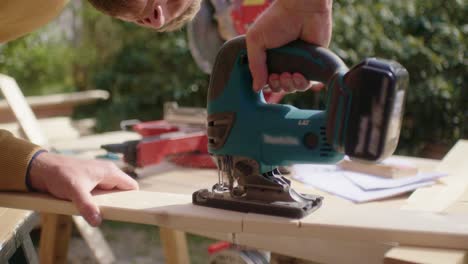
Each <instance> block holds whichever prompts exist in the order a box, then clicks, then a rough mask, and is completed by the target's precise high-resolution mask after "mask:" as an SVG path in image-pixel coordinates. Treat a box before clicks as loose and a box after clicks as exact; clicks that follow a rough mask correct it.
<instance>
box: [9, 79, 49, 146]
mask: <svg viewBox="0 0 468 264" xmlns="http://www.w3.org/2000/svg"><path fill="white" fill-rule="evenodd" d="M0 91H1V92H2V93H3V96H4V97H5V100H6V101H7V102H8V105H9V106H10V108H11V110H12V111H13V113H14V114H15V116H16V120H18V123H19V124H20V125H21V128H22V129H23V132H24V133H25V135H26V138H27V139H28V140H30V141H31V142H33V143H34V144H37V145H40V146H44V147H45V146H47V145H48V142H47V139H46V137H45V136H44V135H43V134H42V132H41V131H42V130H41V127H40V126H39V123H38V122H37V119H36V116H35V115H34V113H33V112H32V110H31V108H30V107H29V105H28V103H27V102H26V99H24V95H23V93H22V92H21V90H20V88H19V87H18V84H17V83H16V81H15V79H13V78H11V77H10V76H7V75H3V74H0Z"/></svg>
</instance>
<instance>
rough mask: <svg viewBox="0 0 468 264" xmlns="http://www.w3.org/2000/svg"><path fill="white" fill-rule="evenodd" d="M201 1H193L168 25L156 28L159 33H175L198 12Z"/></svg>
mask: <svg viewBox="0 0 468 264" xmlns="http://www.w3.org/2000/svg"><path fill="white" fill-rule="evenodd" d="M201 1H202V0H193V1H192V3H190V5H189V6H188V7H187V8H186V9H185V10H184V12H182V14H180V15H179V16H178V17H175V18H174V19H172V20H171V21H169V22H168V23H165V24H164V25H163V26H162V27H161V28H158V31H159V32H170V31H176V30H178V29H180V28H182V27H183V26H184V25H185V24H187V23H188V22H190V21H191V20H192V19H193V18H194V17H195V16H196V15H197V13H198V11H199V10H200V4H201Z"/></svg>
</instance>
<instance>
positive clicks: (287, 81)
mask: <svg viewBox="0 0 468 264" xmlns="http://www.w3.org/2000/svg"><path fill="white" fill-rule="evenodd" d="M280 85H281V89H283V90H284V91H286V92H294V91H295V89H294V83H293V80H292V76H291V74H290V73H289V72H283V73H282V74H281V75H280Z"/></svg>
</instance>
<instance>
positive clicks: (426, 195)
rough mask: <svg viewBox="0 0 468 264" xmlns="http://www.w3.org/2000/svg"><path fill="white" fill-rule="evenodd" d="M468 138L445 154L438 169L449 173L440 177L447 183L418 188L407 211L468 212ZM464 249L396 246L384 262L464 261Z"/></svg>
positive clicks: (406, 206)
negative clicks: (467, 156)
mask: <svg viewBox="0 0 468 264" xmlns="http://www.w3.org/2000/svg"><path fill="white" fill-rule="evenodd" d="M466 153H468V141H466V140H460V141H459V142H458V143H457V144H456V145H455V147H453V148H452V149H451V150H450V152H449V153H448V154H447V155H446V156H445V157H444V159H443V160H442V162H441V163H440V165H439V166H438V167H437V169H436V170H437V171H441V172H446V173H449V176H447V177H445V178H443V179H441V181H442V182H443V183H444V184H441V185H434V186H431V187H427V188H422V189H419V190H417V191H415V192H414V193H413V194H412V195H411V196H410V198H409V199H408V201H407V203H406V204H405V205H404V206H403V209H405V210H414V211H428V212H434V213H447V214H450V213H452V214H466V213H467V212H468V206H467V202H468V199H466V198H468V196H467V195H466V194H468V177H467V176H468V163H467V162H466V161H465V156H466ZM467 259H468V252H467V251H465V250H442V249H438V250H437V249H433V248H420V247H395V248H393V249H391V250H390V251H389V252H388V253H387V254H386V255H385V263H408V262H411V263H415V262H417V263H465V262H466V261H467Z"/></svg>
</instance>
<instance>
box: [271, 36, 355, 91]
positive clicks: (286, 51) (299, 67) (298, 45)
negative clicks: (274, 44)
mask: <svg viewBox="0 0 468 264" xmlns="http://www.w3.org/2000/svg"><path fill="white" fill-rule="evenodd" d="M267 67H268V73H270V74H271V73H278V74H281V73H283V72H290V73H301V74H302V75H304V77H305V78H306V79H308V80H310V81H319V82H322V83H327V82H328V81H329V80H330V79H331V77H332V76H333V75H334V74H335V73H336V72H337V71H347V70H348V67H347V66H346V64H345V63H344V62H343V61H342V60H341V59H340V57H338V56H337V55H336V54H335V53H333V52H332V51H330V50H329V49H326V48H324V47H319V46H316V45H313V44H310V43H307V42H305V41H302V40H295V41H293V42H291V43H289V44H287V45H285V46H282V47H280V48H275V49H270V50H268V51H267Z"/></svg>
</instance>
